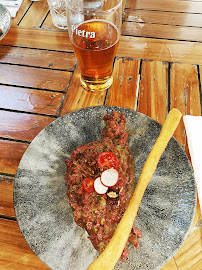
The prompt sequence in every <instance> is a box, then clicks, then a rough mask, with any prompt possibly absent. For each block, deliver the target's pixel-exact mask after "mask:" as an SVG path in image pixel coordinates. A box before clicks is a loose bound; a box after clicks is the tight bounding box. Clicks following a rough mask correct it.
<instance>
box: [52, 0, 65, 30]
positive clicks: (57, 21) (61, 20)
mask: <svg viewBox="0 0 202 270" xmlns="http://www.w3.org/2000/svg"><path fill="white" fill-rule="evenodd" d="M48 6H49V9H50V13H51V17H52V21H53V24H54V25H55V26H56V27H57V28H60V29H67V14H66V0H48Z"/></svg>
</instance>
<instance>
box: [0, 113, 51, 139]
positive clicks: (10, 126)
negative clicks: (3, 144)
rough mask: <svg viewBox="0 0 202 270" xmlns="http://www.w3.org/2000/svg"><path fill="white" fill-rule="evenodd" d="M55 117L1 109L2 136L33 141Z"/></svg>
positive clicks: (0, 126) (0, 131)
mask: <svg viewBox="0 0 202 270" xmlns="http://www.w3.org/2000/svg"><path fill="white" fill-rule="evenodd" d="M54 120H55V118H52V117H47V116H42V115H34V114H26V113H16V112H9V111H1V110H0V137H2V138H6V139H12V140H21V141H32V140H33V139H34V137H35V136H36V135H37V134H38V133H39V132H40V131H41V130H42V129H43V128H45V127H46V126H47V125H48V124H50V123H51V122H53V121H54Z"/></svg>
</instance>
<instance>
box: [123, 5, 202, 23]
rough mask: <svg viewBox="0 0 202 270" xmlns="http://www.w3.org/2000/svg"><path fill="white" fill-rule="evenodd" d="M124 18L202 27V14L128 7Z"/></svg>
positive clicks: (142, 21) (139, 21) (132, 20)
mask: <svg viewBox="0 0 202 270" xmlns="http://www.w3.org/2000/svg"><path fill="white" fill-rule="evenodd" d="M124 20H126V21H131V22H136V23H156V24H161V25H162V24H169V25H181V26H195V27H201V21H202V14H192V13H186V14H185V13H181V12H172V11H170V12H164V11H159V10H158V11H157V10H137V9H126V10H125V17H124Z"/></svg>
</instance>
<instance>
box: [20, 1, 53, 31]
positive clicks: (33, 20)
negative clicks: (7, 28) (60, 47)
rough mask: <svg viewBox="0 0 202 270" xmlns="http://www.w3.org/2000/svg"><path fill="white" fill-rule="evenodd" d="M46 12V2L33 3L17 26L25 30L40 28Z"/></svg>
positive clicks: (47, 8) (47, 9)
mask: <svg viewBox="0 0 202 270" xmlns="http://www.w3.org/2000/svg"><path fill="white" fill-rule="evenodd" d="M48 11H49V7H48V3H47V1H34V2H33V3H32V5H31V6H30V8H29V10H28V11H27V13H26V14H25V15H24V17H23V18H22V20H21V21H20V23H19V25H20V26H22V27H26V28H29V27H30V28H31V27H40V26H41V24H42V22H43V20H44V19H45V17H46V15H47V13H48ZM36 14H37V16H36Z"/></svg>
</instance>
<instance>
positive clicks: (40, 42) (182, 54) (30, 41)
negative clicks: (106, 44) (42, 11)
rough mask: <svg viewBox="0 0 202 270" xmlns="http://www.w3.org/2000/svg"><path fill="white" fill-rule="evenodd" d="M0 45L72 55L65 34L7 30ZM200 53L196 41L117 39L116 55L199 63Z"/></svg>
mask: <svg viewBox="0 0 202 270" xmlns="http://www.w3.org/2000/svg"><path fill="white" fill-rule="evenodd" d="M0 44H4V45H10V46H12V45H13V44H15V46H21V47H31V48H41V49H48V50H57V51H68V52H70V51H71V52H73V48H72V45H71V43H70V41H69V39H68V34H67V33H66V32H65V31H48V30H45V29H34V28H32V29H26V28H20V27H17V28H16V27H11V29H10V30H9V32H8V34H7V35H6V36H5V38H3V39H2V40H1V41H0ZM126 48H127V50H126ZM201 51H202V44H201V43H197V42H185V41H177V40H162V39H155V38H151V39H150V38H141V37H132V36H121V39H120V42H119V47H118V52H117V56H121V57H132V58H137V59H147V60H155V61H168V62H180V63H191V64H202V54H201Z"/></svg>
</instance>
